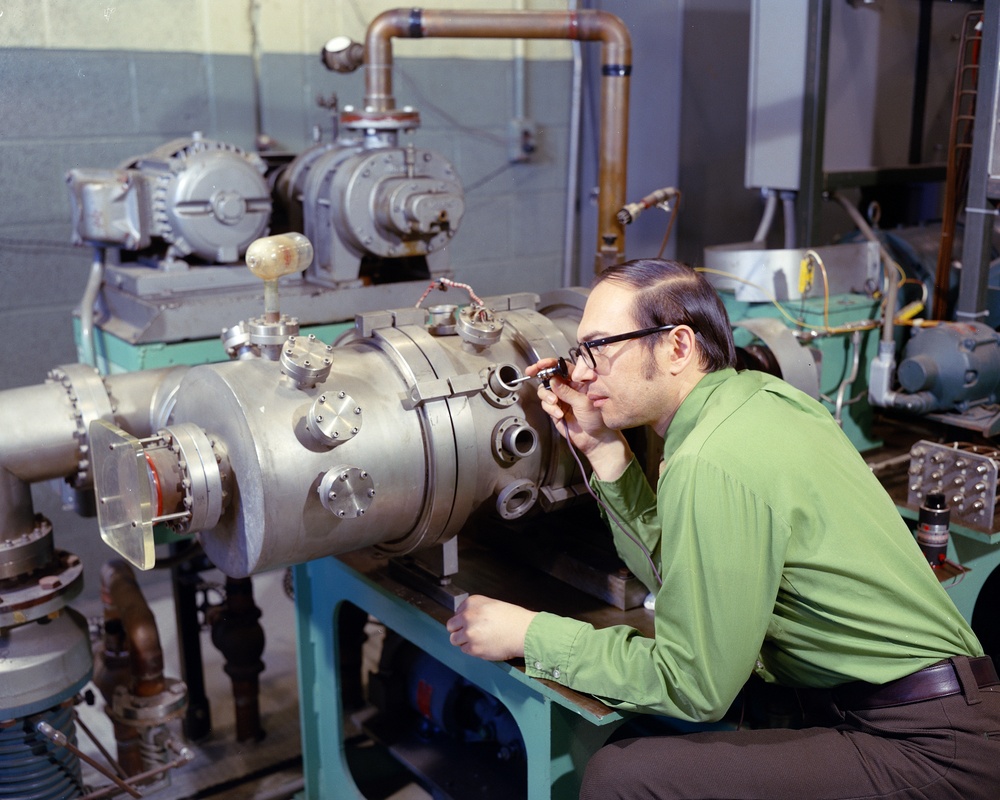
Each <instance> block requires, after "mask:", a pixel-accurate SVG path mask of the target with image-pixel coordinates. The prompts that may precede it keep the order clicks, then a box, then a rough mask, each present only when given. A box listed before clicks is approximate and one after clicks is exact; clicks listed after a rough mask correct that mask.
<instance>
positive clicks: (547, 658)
mask: <svg viewBox="0 0 1000 800" xmlns="http://www.w3.org/2000/svg"><path fill="white" fill-rule="evenodd" d="M587 627H589V626H588V625H587V623H585V622H580V621H579V620H575V619H568V618H567V617H560V616H557V615H555V614H549V613H547V612H544V611H543V612H541V613H539V614H536V615H535V617H534V619H532V620H531V623H530V624H529V625H528V631H527V633H526V634H525V637H524V671H525V673H526V674H527V675H530V676H531V677H532V678H547V679H549V680H553V681H558V682H560V683H566V682H567V681H568V680H569V672H570V669H571V666H572V657H573V649H574V645H575V644H576V639H577V637H578V636H579V635H580V633H581V631H583V629H584V628H587Z"/></svg>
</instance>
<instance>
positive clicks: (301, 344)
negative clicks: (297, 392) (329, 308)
mask: <svg viewBox="0 0 1000 800" xmlns="http://www.w3.org/2000/svg"><path fill="white" fill-rule="evenodd" d="M280 361H281V372H282V374H284V375H287V376H288V377H289V378H290V379H291V381H292V382H293V383H294V384H295V385H296V386H298V387H299V388H300V389H309V388H312V387H313V386H315V385H316V384H317V383H320V382H322V381H325V380H326V379H327V377H328V376H329V374H330V367H331V366H332V365H333V347H332V346H331V345H328V344H325V343H324V342H321V341H320V340H319V339H317V338H316V337H315V336H314V335H313V334H309V335H308V336H289V337H288V339H287V340H286V341H285V345H284V347H283V348H282V349H281V359H280Z"/></svg>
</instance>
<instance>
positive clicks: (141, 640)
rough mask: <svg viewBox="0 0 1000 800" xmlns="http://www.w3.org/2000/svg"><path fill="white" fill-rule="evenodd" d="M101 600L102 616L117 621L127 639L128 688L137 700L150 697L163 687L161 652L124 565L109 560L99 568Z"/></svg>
mask: <svg viewBox="0 0 1000 800" xmlns="http://www.w3.org/2000/svg"><path fill="white" fill-rule="evenodd" d="M101 597H102V598H103V600H104V604H105V610H106V612H110V613H111V614H113V615H116V616H117V617H118V619H120V620H121V623H122V628H123V629H124V631H125V635H126V637H127V639H128V647H129V663H130V665H131V672H132V680H133V683H134V686H132V687H131V689H132V691H133V692H134V694H136V695H137V696H139V697H151V696H153V695H157V694H159V693H160V692H162V691H163V690H164V688H165V686H166V683H165V681H164V679H163V649H162V647H161V646H160V634H159V631H158V630H157V628H156V618H155V617H154V616H153V612H152V610H151V609H150V608H149V604H148V603H147V602H146V598H145V596H144V595H143V593H142V589H140V588H139V584H138V583H137V582H136V579H135V573H133V571H132V568H131V567H130V566H129V565H128V564H126V563H125V562H124V561H121V560H119V559H113V560H111V561H108V562H106V563H105V564H104V565H103V566H102V567H101Z"/></svg>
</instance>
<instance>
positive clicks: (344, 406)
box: [306, 391, 362, 447]
mask: <svg viewBox="0 0 1000 800" xmlns="http://www.w3.org/2000/svg"><path fill="white" fill-rule="evenodd" d="M361 420H362V414H361V406H359V405H358V404H357V401H355V399H354V398H353V397H351V396H350V395H349V394H348V393H347V392H344V391H339V392H327V393H326V394H321V395H320V396H319V397H317V398H316V399H315V400H314V401H313V404H312V405H311V406H310V407H309V412H308V414H307V417H306V428H307V430H308V431H309V433H310V435H311V436H312V437H313V439H315V440H316V442H317V443H319V444H321V445H323V446H325V447H336V446H337V445H338V444H343V443H344V442H347V441H350V440H351V439H353V438H354V437H355V436H357V434H358V432H359V431H360V430H361Z"/></svg>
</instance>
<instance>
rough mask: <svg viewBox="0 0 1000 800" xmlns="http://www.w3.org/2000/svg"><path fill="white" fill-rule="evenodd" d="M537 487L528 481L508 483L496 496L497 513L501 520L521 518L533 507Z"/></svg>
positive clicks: (536, 495) (536, 497) (536, 496)
mask: <svg viewBox="0 0 1000 800" xmlns="http://www.w3.org/2000/svg"><path fill="white" fill-rule="evenodd" d="M537 499H538V487H537V486H535V484H534V483H532V482H531V481H529V480H519V481H514V482H513V483H508V484H507V485H506V486H505V487H504V488H503V489H502V490H501V492H500V494H498V495H497V513H498V514H499V515H500V517H501V518H502V519H506V520H511V519H517V518H518V517H523V516H524V515H525V514H527V513H528V511H530V510H531V508H532V507H533V506H534V505H535V500H537Z"/></svg>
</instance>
